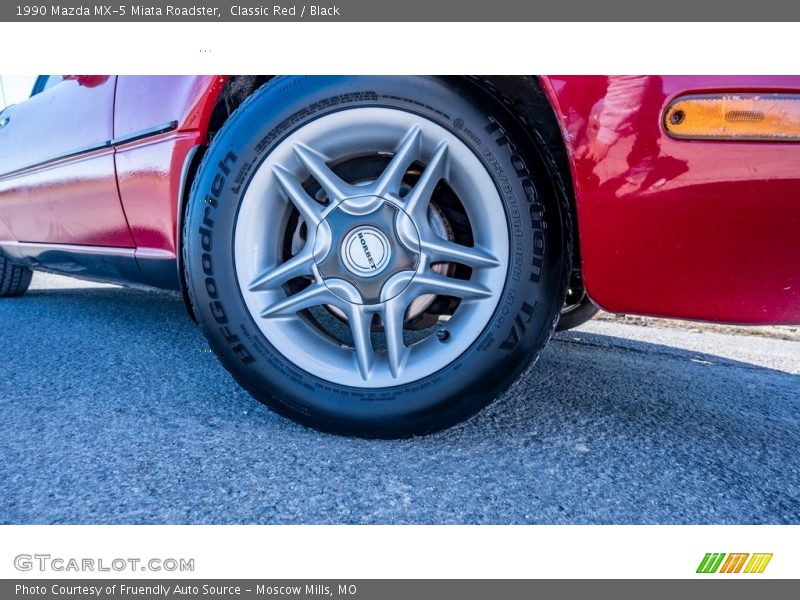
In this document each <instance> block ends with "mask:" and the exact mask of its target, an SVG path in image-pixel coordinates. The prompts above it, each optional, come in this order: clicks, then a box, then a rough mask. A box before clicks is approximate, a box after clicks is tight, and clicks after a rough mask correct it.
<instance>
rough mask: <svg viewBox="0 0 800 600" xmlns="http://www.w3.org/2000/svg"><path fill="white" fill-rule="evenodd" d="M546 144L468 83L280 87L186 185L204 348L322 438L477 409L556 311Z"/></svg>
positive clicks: (411, 80) (563, 235) (562, 253)
mask: <svg viewBox="0 0 800 600" xmlns="http://www.w3.org/2000/svg"><path fill="white" fill-rule="evenodd" d="M542 152H543V151H542V150H541V148H539V146H538V144H536V143H535V141H534V137H533V136H532V135H529V132H526V131H523V130H522V129H520V128H519V127H518V126H517V123H516V121H515V119H514V115H512V114H510V113H508V112H506V109H504V108H503V107H502V105H501V104H500V103H498V102H495V100H494V99H493V98H492V97H491V96H490V95H489V94H488V93H487V92H486V91H485V90H483V89H482V88H481V87H480V86H479V84H477V83H475V82H472V81H465V80H461V79H456V78H444V79H442V78H432V77H287V78H279V79H276V80H273V81H272V82H270V83H269V84H267V85H266V86H264V87H263V88H261V89H260V90H258V91H257V92H256V93H255V94H254V95H253V96H252V97H251V98H249V99H248V100H247V101H246V102H245V103H244V104H243V105H242V106H241V107H240V108H239V110H238V111H237V112H236V113H235V114H234V115H233V116H232V117H231V118H230V119H229V120H228V122H227V123H226V124H225V126H224V127H223V128H222V130H221V131H220V132H219V133H218V134H217V135H216V137H215V138H214V142H213V144H212V145H211V147H210V148H209V150H208V152H207V153H206V156H205V158H204V160H203V164H202V165H201V167H200V171H199V173H198V175H197V178H196V180H195V183H194V186H193V190H192V194H191V199H190V205H189V209H188V218H187V220H186V226H185V231H184V249H185V258H186V261H185V262H186V266H187V276H188V281H189V285H190V289H191V295H192V298H193V301H194V305H195V310H196V311H197V313H198V316H199V318H200V321H201V324H202V326H203V330H204V331H205V334H206V336H207V337H208V340H209V343H210V344H211V347H212V348H213V349H214V350H215V352H216V353H217V354H218V356H219V358H220V360H221V361H222V362H223V364H224V365H225V366H226V367H227V368H228V370H229V371H230V372H231V373H232V374H233V376H234V377H235V378H236V380H237V381H238V382H239V383H240V384H241V385H243V386H244V387H245V388H246V389H248V390H249V391H250V392H251V393H252V395H253V396H255V397H256V398H257V399H259V400H260V401H262V402H264V403H265V404H267V405H268V406H269V407H270V408H272V409H274V410H275V411H277V412H279V413H280V414H283V415H286V416H288V417H290V418H292V419H295V420H296V421H299V422H301V423H303V424H305V425H309V426H311V427H316V428H318V429H322V430H325V431H330V432H335V433H341V434H348V435H357V436H363V437H403V436H410V435H416V434H422V433H427V432H431V431H435V430H438V429H441V428H443V427H447V426H449V425H452V424H454V423H457V422H458V421H461V420H463V419H465V418H467V417H469V416H470V415H473V414H474V413H475V412H477V411H478V410H480V409H481V408H482V407H484V406H485V405H486V404H488V403H489V402H490V401H491V400H492V399H493V398H495V397H496V396H497V395H498V394H499V393H500V392H501V391H502V390H504V389H505V388H506V387H507V386H508V385H509V384H510V383H511V382H512V381H513V380H514V379H515V378H516V377H517V376H518V375H519V373H520V372H521V371H522V370H523V369H524V368H525V367H526V365H528V364H529V363H530V362H531V361H532V360H533V359H535V357H536V356H538V353H539V352H540V351H541V349H542V348H543V346H544V344H545V343H546V342H547V340H548V339H549V337H550V335H551V333H552V330H553V327H554V325H555V322H556V319H557V317H558V312H559V309H560V308H561V305H562V303H563V301H564V290H565V288H566V283H567V274H568V273H569V272H570V254H569V248H571V223H570V221H569V216H568V210H567V209H566V208H565V207H566V204H565V201H564V198H563V196H562V195H560V194H559V193H558V189H557V187H556V186H555V185H554V184H553V181H552V179H551V176H550V170H549V168H548V163H547V160H546V156H544V155H543V154H542Z"/></svg>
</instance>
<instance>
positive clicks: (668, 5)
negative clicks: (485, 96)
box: [0, 0, 800, 46]
mask: <svg viewBox="0 0 800 600" xmlns="http://www.w3.org/2000/svg"><path fill="white" fill-rule="evenodd" d="M798 20H800V3H797V2H786V0H759V2H757V3H753V2H744V1H742V0H671V1H670V2H646V1H642V0H560V1H559V2H552V1H550V0H539V1H531V0H483V1H475V0H438V1H437V0H389V1H386V0H383V1H380V0H335V1H332V2H318V3H306V2H283V1H281V2H272V3H271V2H252V1H247V0H245V1H240V2H232V1H225V0H205V1H198V2H182V3H179V2H177V1H176V2H172V3H169V2H150V3H144V4H128V3H119V2H113V1H111V2H86V1H81V0H63V1H57V2H37V1H35V0H34V1H30V2H24V1H22V2H21V1H20V0H11V2H3V3H2V4H0V21H16V22H79V21H83V22H104V23H111V22H137V21H138V22H158V21H175V22H177V21H195V22H200V21H204V22H215V21H218V22H225V21H237V22H270V21H276V22H286V21H330V22H335V21H338V22H348V21H349V22H368V21H369V22H376V21H384V22H404V21H409V22H425V21H434V22H481V21H485V22H505V21H508V22H556V21H561V22H580V21H596V22H609V21H626V22H631V21H663V22H670V21H675V22H688V21H704V22H709V21H726V22H736V21H739V22H744V21H756V22H768V21H779V22H786V21H798ZM754 27H756V25H754ZM675 35H676V36H677V37H676V41H677V39H679V38H680V35H681V34H680V32H679V31H677V30H676V34H675ZM741 41H742V40H740V42H741ZM745 41H746V40H745ZM663 43H664V44H665V46H666V45H668V43H669V40H664V41H663Z"/></svg>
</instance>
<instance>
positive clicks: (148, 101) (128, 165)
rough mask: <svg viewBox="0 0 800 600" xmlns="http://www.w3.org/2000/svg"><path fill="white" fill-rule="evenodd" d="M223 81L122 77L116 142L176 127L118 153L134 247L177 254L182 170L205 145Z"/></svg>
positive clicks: (123, 147)
mask: <svg viewBox="0 0 800 600" xmlns="http://www.w3.org/2000/svg"><path fill="white" fill-rule="evenodd" d="M225 81H226V78H225V77H219V76H164V77H143V76H130V77H120V81H119V84H118V86H117V100H116V106H115V110H114V133H115V136H116V137H117V138H120V139H124V138H125V137H128V136H136V135H137V133H138V132H142V131H151V130H154V129H158V128H159V127H162V126H166V125H168V124H174V128H173V129H171V130H169V131H166V132H164V133H162V134H157V135H154V136H147V137H144V138H141V139H138V140H135V141H132V142H128V143H125V144H122V145H118V146H117V148H116V166H117V176H118V179H119V189H120V195H121V197H122V204H123V206H124V207H125V214H126V215H127V217H128V222H129V224H130V228H131V232H132V235H133V238H134V239H135V241H136V245H137V246H139V247H146V248H154V249H158V250H164V251H166V252H168V253H172V255H173V256H174V255H175V253H176V252H177V249H178V245H177V226H178V215H177V207H178V196H179V193H180V190H181V188H182V183H183V182H182V180H181V176H182V174H183V165H184V162H185V160H186V157H187V155H188V154H189V152H190V151H191V150H192V148H193V147H195V146H197V145H202V144H207V143H208V140H207V136H208V123H209V120H210V116H211V111H212V109H213V107H214V103H215V102H216V99H217V96H218V95H219V92H220V90H221V89H222V87H223V86H224V84H225Z"/></svg>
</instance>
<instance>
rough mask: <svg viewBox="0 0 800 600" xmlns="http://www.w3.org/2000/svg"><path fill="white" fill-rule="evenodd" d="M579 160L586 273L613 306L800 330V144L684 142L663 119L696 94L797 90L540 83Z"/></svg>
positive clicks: (779, 82) (617, 81)
mask: <svg viewBox="0 0 800 600" xmlns="http://www.w3.org/2000/svg"><path fill="white" fill-rule="evenodd" d="M541 82H542V86H543V88H544V90H545V93H546V95H547V97H548V98H549V100H550V102H551V104H552V107H553V110H554V112H555V115H556V118H557V119H558V121H559V125H560V128H561V132H562V135H563V138H564V142H565V145H566V149H567V153H568V156H569V165H570V169H571V172H572V181H573V185H574V190H575V200H576V206H577V216H578V230H579V234H580V244H581V255H582V261H583V265H582V267H583V276H584V281H585V283H586V287H587V291H588V293H589V295H590V296H591V297H592V299H593V300H594V301H595V302H597V303H598V304H599V305H600V306H602V307H603V308H605V309H606V310H609V311H612V312H618V313H636V314H648V315H655V316H665V317H677V318H687V319H698V320H708V321H722V322H731V323H750V324H797V323H800V144H797V143H786V142H783V143H777V142H742V141H687V140H676V139H673V138H670V137H669V136H668V135H667V134H666V133H665V131H664V128H663V126H662V123H661V119H662V115H663V112H664V109H665V107H666V105H667V104H668V103H669V102H670V101H671V100H672V99H674V98H676V97H677V96H680V95H683V94H688V93H698V92H706V93H707V92H754V91H755V92H758V91H763V92H767V91H770V92H793V93H798V92H800V78H798V77H773V76H763V77H762V76H721V77H716V76H715V77H699V76H665V77H660V76H610V77H598V76H549V77H542V78H541Z"/></svg>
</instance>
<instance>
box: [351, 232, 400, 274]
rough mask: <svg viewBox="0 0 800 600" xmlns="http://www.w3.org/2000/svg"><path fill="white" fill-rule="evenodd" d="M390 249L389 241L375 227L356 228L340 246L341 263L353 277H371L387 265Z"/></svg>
mask: <svg viewBox="0 0 800 600" xmlns="http://www.w3.org/2000/svg"><path fill="white" fill-rule="evenodd" d="M391 254H392V249H391V246H390V245H389V239H388V238H387V237H386V236H385V235H384V234H383V232H381V231H380V230H378V229H376V228H375V227H357V228H356V229H353V230H352V231H351V232H350V233H348V234H347V235H346V236H345V238H344V243H342V246H341V256H342V262H343V263H344V266H345V267H347V269H348V270H349V271H350V272H351V273H353V274H354V275H358V276H360V277H371V276H373V275H377V274H378V273H380V272H382V271H383V270H384V269H385V268H386V266H387V265H388V264H389V259H390V258H391Z"/></svg>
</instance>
